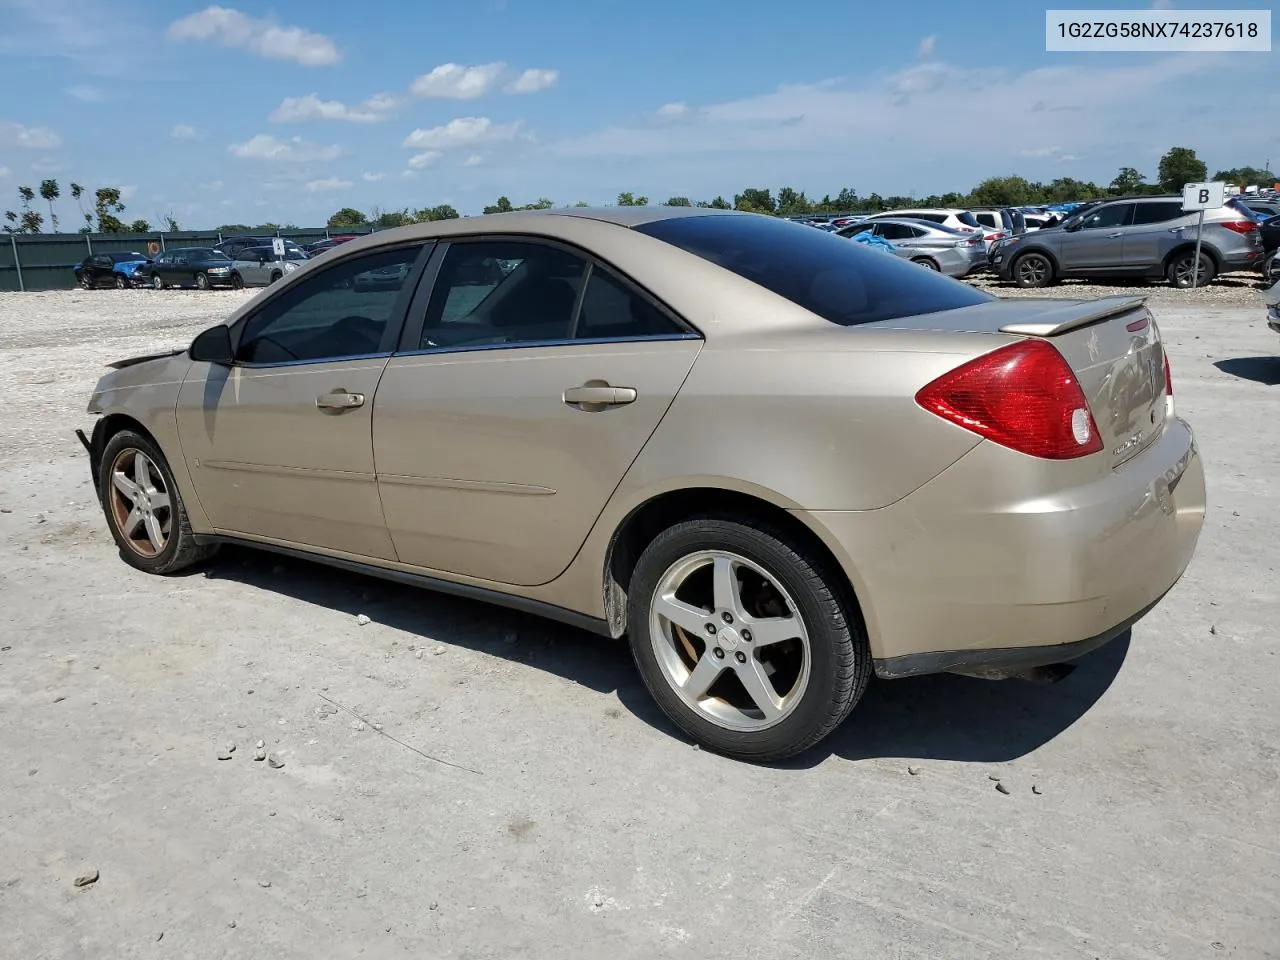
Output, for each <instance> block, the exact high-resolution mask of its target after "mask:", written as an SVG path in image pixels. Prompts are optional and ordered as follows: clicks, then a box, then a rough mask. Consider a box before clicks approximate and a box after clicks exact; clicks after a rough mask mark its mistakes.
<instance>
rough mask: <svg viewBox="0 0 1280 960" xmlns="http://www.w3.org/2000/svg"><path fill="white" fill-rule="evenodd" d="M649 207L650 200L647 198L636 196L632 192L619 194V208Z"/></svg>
mask: <svg viewBox="0 0 1280 960" xmlns="http://www.w3.org/2000/svg"><path fill="white" fill-rule="evenodd" d="M648 205H649V198H648V197H646V196H643V195H642V196H636V195H635V194H633V193H631V192H630V191H627V192H625V193H620V194H618V206H620V207H647V206H648Z"/></svg>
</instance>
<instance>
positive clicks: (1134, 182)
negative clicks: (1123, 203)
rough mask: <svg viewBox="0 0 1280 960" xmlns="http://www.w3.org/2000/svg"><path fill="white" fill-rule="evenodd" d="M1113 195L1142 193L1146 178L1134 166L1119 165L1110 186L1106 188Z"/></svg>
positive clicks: (1121, 195)
mask: <svg viewBox="0 0 1280 960" xmlns="http://www.w3.org/2000/svg"><path fill="white" fill-rule="evenodd" d="M1107 189H1108V190H1109V191H1110V192H1111V194H1112V195H1113V196H1117V197H1128V196H1133V195H1134V194H1139V193H1144V192H1145V191H1146V189H1147V178H1146V177H1144V176H1143V175H1142V174H1141V173H1139V172H1138V171H1137V169H1136V168H1134V167H1121V168H1120V172H1119V173H1117V174H1116V176H1115V179H1114V180H1112V181H1111V186H1110V187H1108V188H1107Z"/></svg>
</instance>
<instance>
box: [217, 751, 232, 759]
mask: <svg viewBox="0 0 1280 960" xmlns="http://www.w3.org/2000/svg"><path fill="white" fill-rule="evenodd" d="M218 759H219V760H230V759H231V751H230V750H219V751H218Z"/></svg>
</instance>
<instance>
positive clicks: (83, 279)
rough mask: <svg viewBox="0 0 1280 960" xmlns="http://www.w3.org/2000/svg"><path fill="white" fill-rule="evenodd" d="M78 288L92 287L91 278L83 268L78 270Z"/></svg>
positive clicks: (89, 288)
mask: <svg viewBox="0 0 1280 960" xmlns="http://www.w3.org/2000/svg"><path fill="white" fill-rule="evenodd" d="M80 289H81V290H92V289H93V279H92V278H91V277H90V276H89V274H88V273H86V272H85V271H83V270H82V271H80Z"/></svg>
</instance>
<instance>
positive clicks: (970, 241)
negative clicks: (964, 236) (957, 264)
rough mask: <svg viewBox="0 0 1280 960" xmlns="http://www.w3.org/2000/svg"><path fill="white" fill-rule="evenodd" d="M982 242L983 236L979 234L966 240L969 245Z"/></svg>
mask: <svg viewBox="0 0 1280 960" xmlns="http://www.w3.org/2000/svg"><path fill="white" fill-rule="evenodd" d="M981 242H982V237H978V236H974V237H970V238H969V239H968V240H966V241H965V243H967V244H969V246H973V245H974V244H975V243H981Z"/></svg>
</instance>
